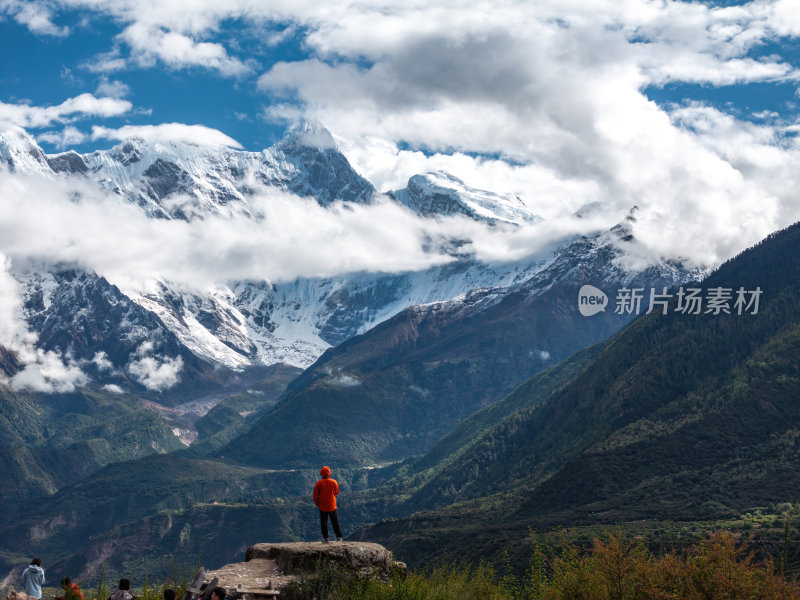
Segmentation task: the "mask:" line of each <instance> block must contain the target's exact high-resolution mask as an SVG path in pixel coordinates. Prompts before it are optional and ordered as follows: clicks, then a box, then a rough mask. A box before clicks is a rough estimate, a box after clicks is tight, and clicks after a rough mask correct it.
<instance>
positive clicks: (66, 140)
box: [36, 125, 88, 150]
mask: <svg viewBox="0 0 800 600" xmlns="http://www.w3.org/2000/svg"><path fill="white" fill-rule="evenodd" d="M87 137H88V136H87V135H86V134H85V133H83V132H82V131H81V130H80V129H78V128H77V127H73V126H72V125H67V126H66V127H64V129H62V130H61V131H45V132H44V133H40V134H39V135H37V136H36V139H37V140H38V141H40V142H47V143H48V144H53V146H55V147H56V148H58V149H59V150H64V149H66V148H71V147H73V146H75V145H76V144H82V143H83V142H85V141H86V138H87Z"/></svg>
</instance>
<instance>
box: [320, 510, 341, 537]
mask: <svg viewBox="0 0 800 600" xmlns="http://www.w3.org/2000/svg"><path fill="white" fill-rule="evenodd" d="M328 517H330V518H331V525H333V532H334V533H335V534H336V537H337V538H340V537H342V530H341V529H339V517H338V516H336V511H335V510H332V511H331V512H325V511H324V510H321V511H319V524H320V526H321V527H322V539H324V540H327V539H328Z"/></svg>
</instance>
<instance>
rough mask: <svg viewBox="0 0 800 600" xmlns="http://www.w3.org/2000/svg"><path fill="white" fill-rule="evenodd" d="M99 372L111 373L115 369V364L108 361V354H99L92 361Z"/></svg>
mask: <svg viewBox="0 0 800 600" xmlns="http://www.w3.org/2000/svg"><path fill="white" fill-rule="evenodd" d="M91 362H92V363H93V364H94V366H95V367H97V370H98V371H111V370H112V369H113V368H114V363H112V362H111V361H110V360H109V359H108V354H106V353H105V352H97V353H96V354H95V355H94V356H93V357H92V361H91Z"/></svg>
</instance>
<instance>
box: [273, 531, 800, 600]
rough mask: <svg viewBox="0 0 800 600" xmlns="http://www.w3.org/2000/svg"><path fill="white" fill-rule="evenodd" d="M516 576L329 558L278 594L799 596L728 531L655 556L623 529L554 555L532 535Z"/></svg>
mask: <svg viewBox="0 0 800 600" xmlns="http://www.w3.org/2000/svg"><path fill="white" fill-rule="evenodd" d="M532 542H533V552H532V555H531V558H530V562H529V566H528V569H527V570H526V572H525V573H524V574H522V575H516V574H514V572H513V571H512V570H511V568H510V565H509V566H508V568H500V569H494V568H492V567H490V566H487V565H485V564H481V565H478V566H462V565H457V564H451V565H447V566H444V567H439V568H435V569H432V570H430V571H427V572H412V573H408V574H406V573H404V572H400V571H396V572H395V573H394V574H393V575H392V577H391V578H390V580H389V581H381V580H377V579H367V578H362V577H359V576H358V575H356V574H354V573H348V572H343V571H342V570H341V569H339V568H337V567H336V566H334V565H332V564H330V563H320V564H319V565H318V568H317V571H316V572H315V573H313V574H311V575H309V576H306V577H304V578H302V579H301V580H300V581H299V582H298V583H297V584H294V585H292V586H291V587H288V588H286V589H285V590H283V592H282V594H281V598H283V599H284V600H287V599H288V600H312V599H317V600H339V599H341V600H567V599H569V600H679V599H680V600H712V599H713V600H725V599H731V600H733V599H740V598H748V599H765V600H767V599H769V600H791V599H800V583H798V581H797V580H796V579H794V578H787V577H785V576H782V575H781V574H780V573H779V570H778V569H777V567H776V565H775V564H774V562H773V561H772V560H766V561H759V560H757V559H756V558H755V554H753V553H751V552H749V551H748V549H747V546H746V545H745V544H739V543H737V542H736V540H735V539H734V537H733V535H731V534H730V533H729V532H720V533H715V534H711V535H709V536H707V537H706V538H704V539H702V540H700V541H698V542H697V543H696V544H694V545H692V546H691V547H689V548H687V549H685V550H681V551H670V552H666V553H664V554H662V555H659V556H657V555H655V554H653V553H651V552H650V550H648V548H647V547H646V546H645V545H644V544H643V543H642V542H641V541H639V540H635V539H632V538H629V537H626V536H625V535H624V534H622V533H612V534H607V535H606V536H604V538H603V539H600V538H595V539H594V540H593V542H592V545H591V547H590V548H589V549H588V550H584V549H582V548H581V547H580V546H579V545H576V544H573V543H571V542H569V541H566V542H565V543H563V544H562V546H561V549H560V550H559V552H558V554H555V555H554V554H551V553H550V551H549V550H550V548H548V547H547V545H546V544H544V543H542V542H541V541H539V540H538V539H537V538H536V537H533V539H532Z"/></svg>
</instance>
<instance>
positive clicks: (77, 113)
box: [0, 94, 132, 129]
mask: <svg viewBox="0 0 800 600" xmlns="http://www.w3.org/2000/svg"><path fill="white" fill-rule="evenodd" d="M131 108H132V104H131V103H130V102H128V101H127V100H120V99H118V98H96V97H95V96H93V95H92V94H81V95H79V96H75V97H74V98H68V99H67V100H65V101H64V102H62V103H61V104H57V105H55V106H32V105H29V104H8V103H5V102H0V129H5V128H8V127H10V126H12V125H17V126H19V127H24V128H39V127H48V126H50V125H52V124H53V123H55V122H65V121H69V120H71V119H76V118H84V117H90V116H94V117H114V116H118V115H121V114H124V113H126V112H128V111H129V110H131Z"/></svg>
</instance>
